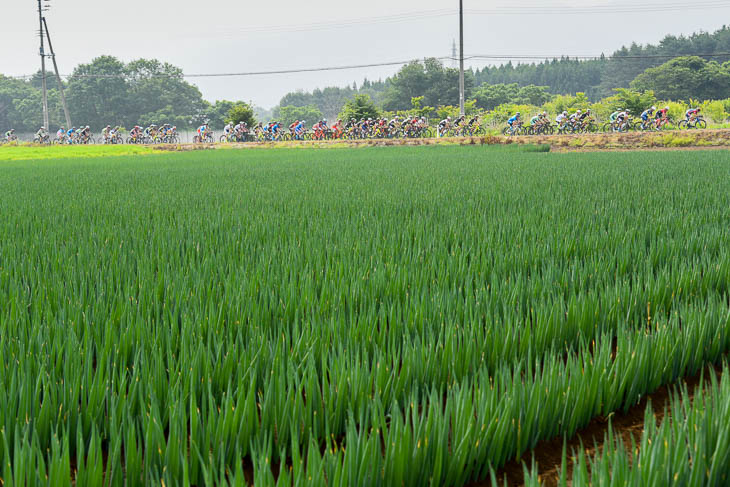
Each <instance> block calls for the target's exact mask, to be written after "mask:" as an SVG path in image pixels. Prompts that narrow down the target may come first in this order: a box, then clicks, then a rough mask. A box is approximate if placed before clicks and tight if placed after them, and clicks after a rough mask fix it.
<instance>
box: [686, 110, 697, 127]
mask: <svg viewBox="0 0 730 487" xmlns="http://www.w3.org/2000/svg"><path fill="white" fill-rule="evenodd" d="M684 115H685V116H686V117H687V124H688V125H689V124H690V123H692V122H694V121H695V120H696V119H697V117H699V116H700V108H699V107H697V108H690V109H689V110H687V111H686V112H685V114H684Z"/></svg>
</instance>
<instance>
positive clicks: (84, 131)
mask: <svg viewBox="0 0 730 487" xmlns="http://www.w3.org/2000/svg"><path fill="white" fill-rule="evenodd" d="M79 137H80V138H81V139H82V141H83V142H86V141H87V140H89V138H90V137H91V129H90V128H89V126H88V125H87V126H86V127H82V128H81V129H80V130H79Z"/></svg>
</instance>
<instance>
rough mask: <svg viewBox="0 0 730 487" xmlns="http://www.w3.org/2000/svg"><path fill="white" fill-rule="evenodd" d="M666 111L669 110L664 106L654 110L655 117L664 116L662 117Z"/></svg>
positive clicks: (665, 114)
mask: <svg viewBox="0 0 730 487" xmlns="http://www.w3.org/2000/svg"><path fill="white" fill-rule="evenodd" d="M668 111H669V110H667V109H666V108H662V109H661V110H658V111H657V112H656V118H664V117H666V116H667V112H668Z"/></svg>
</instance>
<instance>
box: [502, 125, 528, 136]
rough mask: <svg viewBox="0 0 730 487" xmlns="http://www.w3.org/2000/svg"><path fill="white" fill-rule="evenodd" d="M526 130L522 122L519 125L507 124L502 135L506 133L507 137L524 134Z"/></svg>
mask: <svg viewBox="0 0 730 487" xmlns="http://www.w3.org/2000/svg"><path fill="white" fill-rule="evenodd" d="M525 132H526V129H525V128H524V127H523V126H522V122H520V123H518V124H517V125H507V126H506V127H505V128H503V129H502V135H506V136H507V137H511V136H513V135H524V134H525Z"/></svg>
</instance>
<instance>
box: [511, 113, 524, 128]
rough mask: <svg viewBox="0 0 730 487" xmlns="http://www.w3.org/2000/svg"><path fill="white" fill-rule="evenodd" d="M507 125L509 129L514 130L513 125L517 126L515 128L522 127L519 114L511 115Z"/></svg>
mask: <svg viewBox="0 0 730 487" xmlns="http://www.w3.org/2000/svg"><path fill="white" fill-rule="evenodd" d="M507 124H508V125H509V126H510V128H515V124H517V126H520V125H522V118H521V115H520V112H517V113H515V114H514V115H512V116H511V117H510V118H509V120H507Z"/></svg>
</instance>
